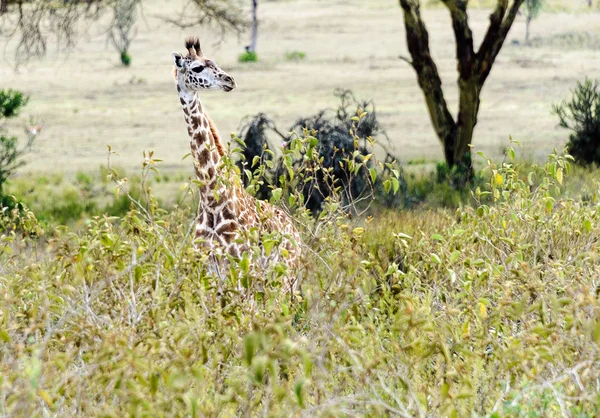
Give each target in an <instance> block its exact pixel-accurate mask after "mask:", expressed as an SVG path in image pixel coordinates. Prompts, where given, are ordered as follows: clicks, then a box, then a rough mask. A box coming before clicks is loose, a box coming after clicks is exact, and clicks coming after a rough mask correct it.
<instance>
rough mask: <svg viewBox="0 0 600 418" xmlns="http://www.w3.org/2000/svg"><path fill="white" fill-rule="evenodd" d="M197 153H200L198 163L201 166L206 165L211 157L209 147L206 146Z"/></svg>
mask: <svg viewBox="0 0 600 418" xmlns="http://www.w3.org/2000/svg"><path fill="white" fill-rule="evenodd" d="M197 155H198V164H199V165H200V167H203V166H205V165H206V163H207V162H208V159H209V158H210V151H209V150H208V149H206V148H204V149H203V150H202V151H200V152H199V153H197Z"/></svg>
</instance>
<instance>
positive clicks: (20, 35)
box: [0, 0, 246, 66]
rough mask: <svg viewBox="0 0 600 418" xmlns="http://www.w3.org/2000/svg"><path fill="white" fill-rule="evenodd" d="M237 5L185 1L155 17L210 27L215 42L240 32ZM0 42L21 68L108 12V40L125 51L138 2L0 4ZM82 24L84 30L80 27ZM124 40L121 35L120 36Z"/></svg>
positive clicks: (24, 0) (29, 0)
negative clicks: (8, 44) (10, 47)
mask: <svg viewBox="0 0 600 418" xmlns="http://www.w3.org/2000/svg"><path fill="white" fill-rule="evenodd" d="M240 1H241V0H187V2H186V3H185V4H184V6H183V8H182V9H181V12H180V15H179V16H175V17H169V16H161V19H163V20H164V21H167V22H170V23H173V24H174V25H177V26H179V27H184V28H187V27H191V26H195V25H214V26H216V27H217V28H218V29H219V30H220V33H221V37H223V36H224V35H225V33H226V32H228V31H234V32H237V33H240V32H241V31H242V30H243V28H245V26H246V19H244V18H243V12H242V10H241V8H240V7H239V3H240ZM0 2H1V3H0V38H4V39H5V40H6V41H9V40H11V39H13V38H14V39H16V43H17V46H16V49H15V63H16V65H17V66H18V65H19V64H24V63H26V62H27V61H29V60H31V59H32V58H39V57H43V56H44V55H45V54H46V50H47V47H48V44H49V42H50V41H54V42H55V43H56V44H57V46H58V47H59V48H63V49H68V48H70V47H72V46H73V45H75V43H76V41H77V40H78V38H79V37H80V32H79V30H80V28H81V27H85V28H89V27H90V26H91V25H92V24H93V23H95V22H97V21H99V19H100V18H101V17H102V16H104V14H105V12H111V11H112V18H111V19H110V20H109V23H108V25H109V26H108V32H109V39H112V40H113V42H114V45H115V47H116V48H117V50H119V52H120V53H123V51H127V49H128V48H129V44H130V42H131V39H132V37H131V29H132V27H133V24H134V23H135V18H136V15H137V14H136V10H137V8H138V7H143V4H144V0H59V1H49V0H0ZM82 22H85V23H86V24H85V25H82V24H81V23H82ZM123 35H125V36H123Z"/></svg>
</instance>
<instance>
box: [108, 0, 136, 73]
mask: <svg viewBox="0 0 600 418" xmlns="http://www.w3.org/2000/svg"><path fill="white" fill-rule="evenodd" d="M139 7H141V0H115V1H114V4H113V5H112V10H113V24H112V25H111V28H110V30H109V32H108V38H109V39H110V40H111V42H112V44H113V46H114V47H115V49H116V50H117V52H118V53H119V55H120V57H121V64H123V65H124V66H125V67H128V66H129V65H130V64H131V55H130V54H129V46H130V45H131V41H132V40H133V38H134V37H135V31H134V25H135V22H136V20H137V12H138V8H139Z"/></svg>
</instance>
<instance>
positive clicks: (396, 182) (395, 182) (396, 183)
mask: <svg viewBox="0 0 600 418" xmlns="http://www.w3.org/2000/svg"><path fill="white" fill-rule="evenodd" d="M392 185H393V186H394V194H396V193H398V190H399V189H400V181H399V180H398V179H397V178H395V177H392Z"/></svg>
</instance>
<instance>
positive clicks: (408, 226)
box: [0, 133, 600, 416]
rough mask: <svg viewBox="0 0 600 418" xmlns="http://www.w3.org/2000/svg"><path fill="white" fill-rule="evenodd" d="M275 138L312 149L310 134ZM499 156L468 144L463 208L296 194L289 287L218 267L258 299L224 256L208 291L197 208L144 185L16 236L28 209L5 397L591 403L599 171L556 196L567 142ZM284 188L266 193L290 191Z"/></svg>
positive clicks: (16, 246)
mask: <svg viewBox="0 0 600 418" xmlns="http://www.w3.org/2000/svg"><path fill="white" fill-rule="evenodd" d="M311 149H312V151H311ZM284 152H286V153H291V154H302V155H306V156H307V157H308V159H309V161H315V160H318V158H319V157H318V153H317V152H316V148H315V145H314V141H313V140H312V138H311V135H310V133H307V135H303V136H301V137H299V138H296V139H295V140H294V141H292V143H291V144H290V145H289V147H286V150H285V151H284ZM513 156H514V152H513V150H512V148H509V151H508V152H507V161H506V162H505V163H503V164H501V165H496V164H495V163H494V162H492V161H489V160H487V159H485V157H484V160H483V162H484V169H483V171H482V173H481V176H482V178H485V179H486V180H487V181H486V185H482V186H481V187H480V188H479V189H477V190H475V191H474V193H473V199H474V201H475V202H476V204H475V205H474V206H473V207H471V206H467V207H462V208H459V209H458V210H456V211H444V210H428V211H426V212H424V213H420V212H416V211H415V212H405V213H395V212H387V213H386V214H382V215H380V216H378V217H375V218H369V219H365V218H353V219H350V218H348V217H347V216H346V212H345V211H340V202H342V200H343V197H342V196H341V195H340V193H339V192H338V193H337V194H335V193H333V194H330V195H329V196H328V198H327V199H326V202H325V204H324V210H323V212H322V213H321V215H320V216H319V219H318V220H316V221H315V220H313V219H311V218H310V217H308V216H307V212H306V211H302V210H298V211H297V213H296V217H295V219H296V222H297V223H298V225H299V227H300V228H301V229H302V231H303V239H304V242H305V244H306V246H307V249H306V251H307V257H306V259H305V260H304V263H303V267H302V268H301V271H299V273H300V274H301V275H302V277H303V284H302V295H301V298H300V299H299V300H297V301H296V302H295V303H290V301H289V300H288V299H287V298H286V297H281V295H280V285H279V283H278V282H277V280H274V281H272V282H267V283H265V282H264V278H262V277H253V276H252V275H253V274H254V273H252V271H251V270H250V269H248V263H249V260H251V259H252V257H250V258H244V259H242V260H240V261H239V263H238V264H234V266H235V269H236V270H237V271H238V272H239V274H241V275H242V277H243V279H244V280H243V283H244V284H245V286H246V290H245V291H246V292H248V293H250V294H252V295H254V297H255V298H256V299H255V300H256V304H250V303H248V301H247V300H245V299H244V296H243V295H242V294H239V293H237V292H236V291H235V290H234V288H235V286H234V283H233V282H235V279H234V278H233V277H232V276H231V275H228V276H227V277H226V278H225V284H226V286H225V288H226V292H225V293H224V295H223V296H222V297H219V296H218V294H217V286H216V285H215V279H214V278H213V277H210V276H209V275H207V273H206V270H205V266H206V264H207V257H208V255H206V254H202V253H201V252H198V251H196V250H194V249H193V246H192V245H191V239H192V235H193V234H192V232H193V218H194V212H195V210H194V209H190V208H186V207H181V208H176V209H174V210H172V211H169V212H167V211H165V210H163V209H161V208H160V206H159V205H158V203H157V200H156V199H155V198H154V197H153V196H152V195H151V194H149V193H148V192H149V190H148V189H147V188H145V187H142V193H141V199H134V198H132V199H131V204H132V209H131V210H130V211H129V212H128V213H127V214H126V215H125V216H122V217H108V216H103V217H95V218H92V219H91V220H90V221H89V222H88V224H87V226H86V228H85V229H84V230H83V231H80V232H78V233H73V232H68V231H65V230H64V229H63V228H58V229H57V230H55V231H54V234H53V235H52V236H51V238H44V237H42V238H39V237H32V236H31V235H28V234H27V232H28V231H29V230H35V229H36V225H35V218H30V219H32V220H31V222H30V223H28V226H27V228H25V229H24V230H23V229H22V230H20V231H19V232H15V231H13V232H9V233H4V234H3V235H2V236H1V238H0V244H1V246H0V251H1V255H0V257H2V261H3V262H2V265H3V272H2V275H0V288H1V289H3V290H2V297H3V301H4V303H3V304H2V306H3V309H2V310H1V311H0V340H1V341H2V345H1V346H0V353H1V354H0V355H1V356H2V361H1V362H0V376H2V377H1V378H0V407H1V408H2V411H3V414H7V415H9V416H34V415H58V416H71V415H77V414H82V415H86V416H97V415H103V416H122V415H123V414H128V415H135V416H137V415H151V416H171V415H186V416H256V415H260V414H264V413H266V414H267V415H269V416H296V415H298V416H469V415H481V416H483V415H488V416H505V415H517V416H557V415H562V416H569V415H573V416H595V415H596V414H597V413H598V411H599V410H600V407H599V404H598V402H599V399H600V398H599V396H600V393H599V392H598V388H597V386H596V382H597V380H598V379H599V378H600V320H599V319H598V318H600V300H599V298H598V293H599V291H600V289H599V288H598V283H597V281H596V280H597V278H598V277H600V263H599V262H598V261H599V260H598V254H599V253H600V251H599V250H600V248H598V245H599V242H600V226H599V225H600V204H599V202H598V190H599V189H598V183H597V182H596V183H595V184H594V185H593V187H592V185H590V187H589V190H588V191H587V192H586V196H585V198H583V197H582V196H581V195H577V196H572V197H565V196H564V195H563V189H564V188H565V186H566V185H568V183H569V182H570V181H571V179H570V177H569V172H570V170H571V165H570V160H569V159H568V158H565V157H560V156H557V155H556V154H553V155H551V156H550V157H549V159H548V161H547V162H546V163H545V164H544V165H542V166H540V167H537V166H534V167H528V166H524V165H521V164H517V163H515V162H514V160H513ZM286 161H287V159H286V158H284V164H286ZM351 161H353V158H352V157H351V158H350V159H346V164H349V163H350V162H351ZM225 163H226V164H227V166H228V167H229V168H230V169H235V166H234V164H233V162H232V161H231V160H230V159H226V160H225ZM308 166H310V165H308ZM292 167H293V165H292V164H288V165H287V168H292ZM312 167H314V166H312ZM363 167H364V166H363ZM153 168H156V161H154V160H153V157H152V156H150V157H148V158H146V159H145V165H144V170H145V172H144V173H143V174H142V176H141V178H142V179H144V178H147V177H148V176H147V173H149V172H150V171H149V170H150V169H153ZM359 171H360V169H359ZM257 174H260V173H257ZM108 175H109V176H112V177H113V179H114V180H115V181H116V182H117V184H118V186H119V187H121V186H123V184H124V182H123V179H121V178H120V177H119V176H118V174H117V173H115V172H109V174H108ZM298 178H300V179H302V176H300V175H299V176H296V177H295V179H296V180H298ZM259 181H260V177H259V176H256V177H254V178H253V179H252V180H251V181H250V184H249V186H248V189H249V190H251V191H252V190H256V189H257V188H258V182H259ZM292 181H294V180H292ZM388 184H390V183H388ZM291 190H296V192H294V193H290V194H289V195H286V194H285V193H284V188H279V189H273V191H272V193H271V199H273V200H274V201H277V200H279V201H280V203H283V204H285V205H297V203H298V202H299V201H300V200H301V199H302V198H301V192H300V191H298V189H297V188H293V187H292V188H291ZM186 193H188V195H190V196H193V194H194V193H197V187H195V185H194V184H193V183H192V184H190V185H188V186H187V187H186ZM274 239H276V237H274ZM252 250H253V251H260V248H259V247H258V245H254V246H253V247H252ZM265 411H266V412H265Z"/></svg>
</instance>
